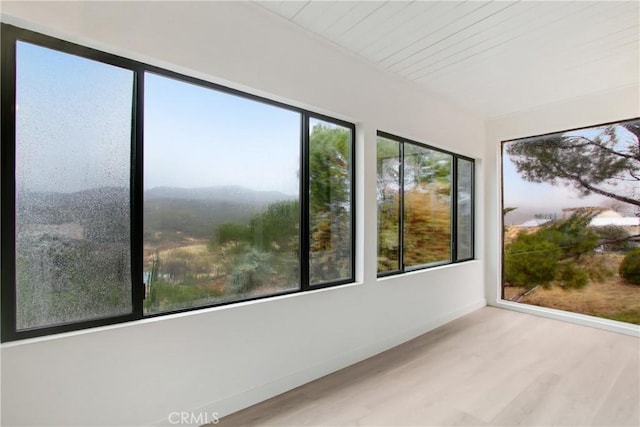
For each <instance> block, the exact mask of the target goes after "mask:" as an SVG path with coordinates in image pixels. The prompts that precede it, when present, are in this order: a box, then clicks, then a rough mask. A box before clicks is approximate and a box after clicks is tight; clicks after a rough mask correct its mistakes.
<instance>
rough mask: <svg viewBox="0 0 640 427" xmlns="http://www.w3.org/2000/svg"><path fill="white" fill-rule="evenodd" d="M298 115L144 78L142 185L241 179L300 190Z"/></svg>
mask: <svg viewBox="0 0 640 427" xmlns="http://www.w3.org/2000/svg"><path fill="white" fill-rule="evenodd" d="M300 120H301V117H300V114H299V113H296V112H292V111H289V110H285V109H281V108H277V107H273V106H270V105H266V104H262V103H259V102H255V101H251V100H247V99H244V98H240V97H236V96H232V95H228V94H225V93H222V92H217V91H214V90H210V89H207V88H203V87H200V86H196V85H192V84H189V83H184V82H180V81H177V80H173V79H170V78H166V77H162V76H159V75H154V74H147V75H146V77H145V152H144V158H145V161H144V163H145V167H144V178H145V179H144V186H145V189H148V188H153V187H158V186H171V187H209V186H217V185H239V186H242V187H247V188H252V189H256V190H270V191H281V192H284V193H287V194H297V193H298V191H299V181H298V169H299V164H300V129H301V128H300Z"/></svg>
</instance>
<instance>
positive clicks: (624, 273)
mask: <svg viewBox="0 0 640 427" xmlns="http://www.w3.org/2000/svg"><path fill="white" fill-rule="evenodd" d="M618 273H619V274H620V277H622V278H623V279H624V280H625V281H626V282H627V283H629V284H632V285H640V249H634V250H633V251H631V252H629V253H628V254H627V255H626V256H625V257H624V259H623V260H622V262H621V263H620V268H619V270H618Z"/></svg>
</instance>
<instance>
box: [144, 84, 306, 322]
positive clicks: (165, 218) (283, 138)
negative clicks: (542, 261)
mask: <svg viewBox="0 0 640 427" xmlns="http://www.w3.org/2000/svg"><path fill="white" fill-rule="evenodd" d="M300 123H301V118H300V114H299V113H296V112H292V111H288V110H284V109H281V108H276V107H273V106H269V105H266V104H263V103H260V102H255V101H252V100H248V99H246V98H241V97H237V96H233V95H229V94H226V93H224V92H219V91H216V90H212V89H210V88H205V87H203V86H198V85H194V84H190V83H185V82H180V81H178V80H174V79H170V78H166V77H162V76H159V75H155V74H150V73H148V74H146V77H145V147H144V149H145V153H144V156H145V157H144V158H145V160H144V202H145V207H144V271H145V283H146V285H147V293H148V295H147V298H146V300H145V312H146V313H157V312H162V311H168V310H176V309H182V308H188V307H196V306H202V305H210V304H215V303H222V302H227V301H233V300H239V299H246V298H251V297H257V296H262V295H267V294H274V293H278V292H282V291H285V290H291V289H297V288H299V286H300V279H299V276H300V272H299V256H298V253H299V234H300V233H299V225H300V218H299V192H300V183H299V178H298V174H299V165H300Z"/></svg>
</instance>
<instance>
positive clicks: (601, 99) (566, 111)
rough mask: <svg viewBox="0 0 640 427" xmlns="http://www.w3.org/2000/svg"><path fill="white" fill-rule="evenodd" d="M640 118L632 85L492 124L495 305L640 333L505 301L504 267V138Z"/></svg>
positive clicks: (490, 272)
mask: <svg viewBox="0 0 640 427" xmlns="http://www.w3.org/2000/svg"><path fill="white" fill-rule="evenodd" d="M639 116H640V88H639V87H638V86H630V87H625V88H619V89H617V90H612V91H608V92H600V93H595V94H591V95H585V96H584V97H581V98H577V99H573V100H569V101H566V102H562V103H557V104H550V105H545V106H542V107H540V108H538V109H535V110H531V111H523V112H520V113H517V114H512V115H509V116H505V117H501V118H498V119H495V120H491V121H489V122H488V123H487V128H486V132H487V144H486V152H485V156H484V165H485V168H484V170H485V185H486V186H485V204H486V209H485V219H484V221H485V233H486V234H485V252H484V254H485V257H484V258H485V262H486V264H485V266H486V270H485V274H486V277H485V283H486V291H487V293H486V298H487V302H488V303H489V304H490V305H495V306H498V307H506V308H511V309H515V310H518V311H523V312H528V313H533V314H539V315H543V316H546V317H552V318H556V319H562V320H566V321H570V322H574V323H579V324H584V325H589V326H595V327H599V328H602V329H607V330H612V331H616V332H622V333H627V334H631V335H636V336H638V335H640V328H639V327H638V326H636V325H630V324H627V323H622V322H615V321H612V320H605V319H598V318H594V317H590V316H584V315H580V314H575V313H568V312H563V311H558V310H550V309H544V308H540V307H534V306H529V305H526V304H517V303H509V302H503V301H500V299H499V295H500V285H501V284H500V281H501V278H500V275H501V271H500V266H501V262H502V260H501V239H502V235H501V215H502V213H501V206H500V205H501V203H500V198H501V193H500V142H501V141H507V140H511V139H517V138H523V137H527V136H535V135H542V134H545V133H551V132H558V131H563V130H567V129H576V128H581V127H588V126H593V125H598V124H601V123H608V122H614V121H619V120H624V119H632V118H635V117H639Z"/></svg>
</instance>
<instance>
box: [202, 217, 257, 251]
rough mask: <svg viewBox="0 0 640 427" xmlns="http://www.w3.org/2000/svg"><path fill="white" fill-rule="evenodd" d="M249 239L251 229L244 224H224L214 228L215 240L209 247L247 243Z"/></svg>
mask: <svg viewBox="0 0 640 427" xmlns="http://www.w3.org/2000/svg"><path fill="white" fill-rule="evenodd" d="M251 237H252V233H251V229H250V228H249V227H248V226H247V225H246V224H238V223H235V222H225V223H223V224H220V225H219V226H218V227H217V228H216V231H215V239H214V240H213V241H211V242H210V246H211V247H214V248H215V246H217V245H224V244H225V243H229V242H248V241H250V240H251Z"/></svg>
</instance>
